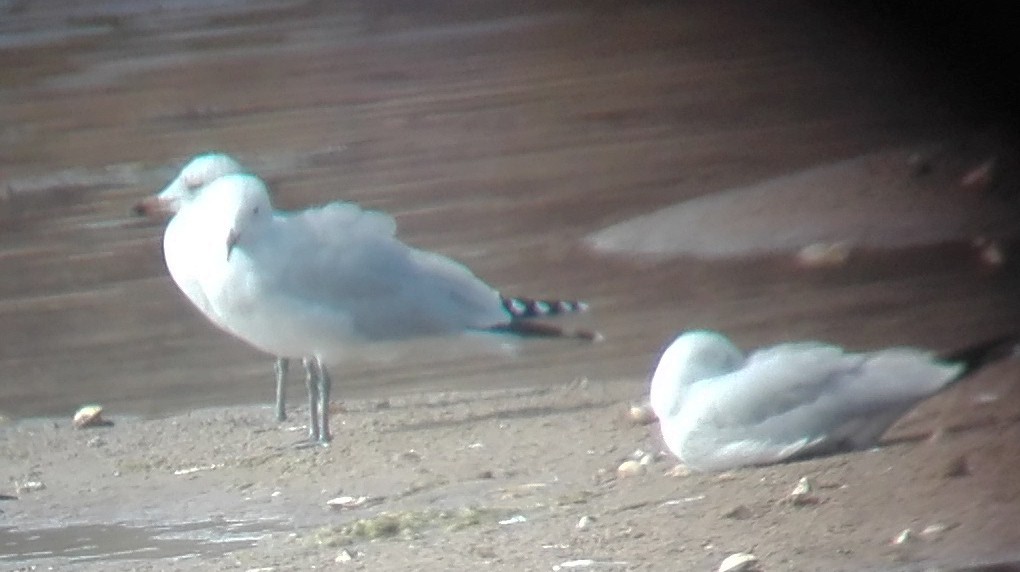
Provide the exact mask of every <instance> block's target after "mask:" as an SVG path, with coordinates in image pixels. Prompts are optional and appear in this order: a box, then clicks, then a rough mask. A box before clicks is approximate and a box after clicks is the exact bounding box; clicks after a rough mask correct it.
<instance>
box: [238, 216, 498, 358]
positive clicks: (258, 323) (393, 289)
mask: <svg viewBox="0 0 1020 572" xmlns="http://www.w3.org/2000/svg"><path fill="white" fill-rule="evenodd" d="M395 229H396V224H395V223H394V222H393V219H392V218H391V217H389V216H388V215H386V214H384V213H380V212H375V211H365V210H363V209H361V208H360V207H358V206H357V205H354V204H351V203H333V204H330V205H326V206H324V207H319V208H313V209H308V210H305V211H298V212H291V213H275V214H274V215H273V216H272V218H271V221H270V223H269V224H267V225H265V226H264V227H263V228H261V229H259V232H257V233H256V234H255V235H253V236H250V237H248V239H247V240H242V241H241V242H240V243H239V245H238V247H237V248H235V252H234V254H233V255H232V256H231V262H230V264H231V267H232V270H231V274H232V277H231V278H230V282H231V284H232V285H231V286H229V287H227V288H226V289H224V290H223V295H222V296H221V298H220V300H219V302H218V307H219V308H220V310H221V312H225V313H228V314H230V315H232V316H234V317H235V318H234V323H235V324H240V329H241V330H243V332H244V335H243V336H242V337H245V339H248V340H249V341H250V342H251V343H253V344H254V345H256V346H258V347H260V348H262V349H264V350H266V351H270V352H274V353H278V354H280V355H308V354H314V355H319V356H323V357H325V358H326V359H327V360H328V361H331V360H334V359H341V358H343V357H347V354H348V353H349V351H350V346H352V345H354V346H356V345H359V344H363V343H368V342H391V341H400V340H406V339H409V338H415V337H420V336H436V335H450V334H461V333H465V331H467V330H471V329H483V328H487V327H491V326H493V325H496V324H498V323H501V322H504V321H506V320H507V319H508V314H507V313H506V310H505V309H504V308H503V306H502V303H501V301H500V298H499V295H498V293H497V292H496V291H495V290H493V289H492V288H491V287H489V286H488V285H486V284H485V283H484V282H482V281H481V280H479V279H478V278H477V277H475V276H474V275H473V274H472V273H471V272H470V271H469V270H468V269H467V268H465V267H464V266H463V265H461V264H459V263H457V262H455V261H453V260H450V259H448V258H445V257H442V256H440V255H437V254H434V253H430V252H425V251H421V250H417V249H414V248H411V247H409V246H407V245H405V244H404V243H402V242H400V241H399V240H398V239H396V237H395V236H394V233H395ZM244 232H245V231H242V235H243V234H244Z"/></svg>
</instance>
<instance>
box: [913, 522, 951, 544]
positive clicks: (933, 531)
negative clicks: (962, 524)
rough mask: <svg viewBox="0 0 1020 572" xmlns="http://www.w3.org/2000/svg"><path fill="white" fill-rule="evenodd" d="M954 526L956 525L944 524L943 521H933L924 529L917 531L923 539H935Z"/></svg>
mask: <svg viewBox="0 0 1020 572" xmlns="http://www.w3.org/2000/svg"><path fill="white" fill-rule="evenodd" d="M955 526H956V525H953V524H946V523H944V522H935V523H932V524H929V525H928V526H926V527H924V529H923V530H921V532H920V533H919V536H920V537H921V538H924V539H925V540H935V539H936V538H938V537H939V536H941V535H942V533H944V532H946V531H947V530H949V529H951V528H954V527H955Z"/></svg>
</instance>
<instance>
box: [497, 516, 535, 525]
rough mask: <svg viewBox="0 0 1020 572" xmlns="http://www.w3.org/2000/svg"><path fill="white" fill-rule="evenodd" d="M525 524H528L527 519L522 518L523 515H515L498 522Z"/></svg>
mask: <svg viewBox="0 0 1020 572" xmlns="http://www.w3.org/2000/svg"><path fill="white" fill-rule="evenodd" d="M525 522H528V517H526V516H524V515H523V514H515V515H513V516H511V517H510V518H504V519H503V520H501V521H499V524H522V523H525Z"/></svg>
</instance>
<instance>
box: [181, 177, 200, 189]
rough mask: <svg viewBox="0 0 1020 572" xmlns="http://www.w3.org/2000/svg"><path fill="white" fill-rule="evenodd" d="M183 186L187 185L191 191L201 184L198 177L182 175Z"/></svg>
mask: <svg viewBox="0 0 1020 572" xmlns="http://www.w3.org/2000/svg"><path fill="white" fill-rule="evenodd" d="M184 186H185V187H187V188H188V190H189V191H191V190H194V189H197V188H198V187H200V186H202V185H201V181H199V180H198V177H184Z"/></svg>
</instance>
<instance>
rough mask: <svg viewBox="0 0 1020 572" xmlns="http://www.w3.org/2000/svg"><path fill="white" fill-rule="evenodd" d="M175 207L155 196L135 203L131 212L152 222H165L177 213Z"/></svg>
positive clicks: (170, 202) (171, 203)
mask: <svg viewBox="0 0 1020 572" xmlns="http://www.w3.org/2000/svg"><path fill="white" fill-rule="evenodd" d="M175 206H176V205H174V204H173V202H172V201H167V200H164V199H161V198H159V197H158V196H155V195H154V196H151V197H146V198H144V199H142V200H140V201H138V202H137V203H135V205H134V206H133V207H131V212H132V213H134V214H135V215H137V216H143V217H145V218H148V219H150V220H155V221H163V220H166V219H167V218H169V217H170V216H171V215H173V214H174V213H175V212H176V210H177V209H176V208H174V207H175Z"/></svg>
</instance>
